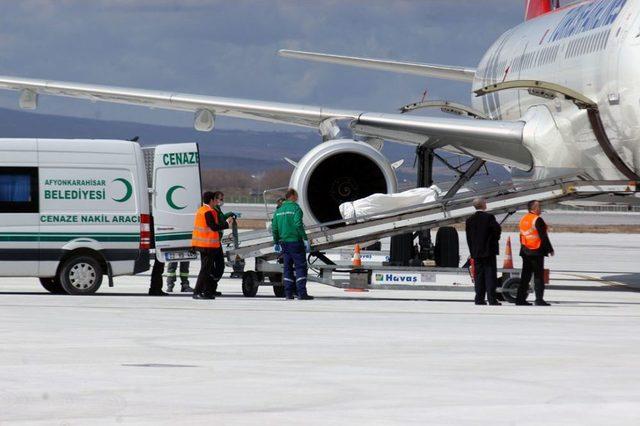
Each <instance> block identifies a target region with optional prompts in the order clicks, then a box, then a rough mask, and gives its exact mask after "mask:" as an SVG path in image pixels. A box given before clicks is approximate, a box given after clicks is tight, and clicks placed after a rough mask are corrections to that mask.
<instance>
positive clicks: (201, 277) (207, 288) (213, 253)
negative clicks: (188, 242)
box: [193, 248, 224, 296]
mask: <svg viewBox="0 0 640 426" xmlns="http://www.w3.org/2000/svg"><path fill="white" fill-rule="evenodd" d="M198 251H199V252H200V273H199V274H198V280H197V281H196V288H195V289H194V290H193V293H194V294H204V295H205V296H213V295H214V294H215V292H216V290H217V289H218V281H220V278H222V274H223V273H224V254H223V253H222V248H199V249H198Z"/></svg>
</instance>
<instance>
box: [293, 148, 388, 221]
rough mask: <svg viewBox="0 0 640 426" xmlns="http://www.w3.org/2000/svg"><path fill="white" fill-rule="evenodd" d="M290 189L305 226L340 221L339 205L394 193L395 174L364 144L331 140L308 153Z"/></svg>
mask: <svg viewBox="0 0 640 426" xmlns="http://www.w3.org/2000/svg"><path fill="white" fill-rule="evenodd" d="M289 186H291V187H292V188H295V189H296V190H297V191H298V196H299V200H298V203H299V204H300V207H302V210H303V212H304V218H305V224H307V225H314V224H317V223H326V222H332V221H336V220H340V219H342V217H341V216H340V211H339V210H338V206H340V204H342V203H345V202H348V201H354V200H358V199H360V198H364V197H367V196H369V195H371V194H374V193H383V194H385V193H386V194H391V193H394V192H396V190H397V186H398V181H397V179H396V174H395V171H394V169H393V167H392V166H391V164H390V163H389V160H387V159H386V158H385V157H384V155H382V153H381V152H380V151H378V150H377V149H375V148H374V147H372V146H371V145H369V144H367V143H365V142H358V141H354V140H347V139H345V140H333V141H329V142H324V143H321V144H320V145H318V146H316V147H315V148H314V149H312V150H311V151H309V152H308V153H307V154H306V155H305V156H304V157H302V159H301V160H300V161H299V162H298V164H297V165H296V169H295V170H294V172H293V174H292V175H291V180H290V183H289Z"/></svg>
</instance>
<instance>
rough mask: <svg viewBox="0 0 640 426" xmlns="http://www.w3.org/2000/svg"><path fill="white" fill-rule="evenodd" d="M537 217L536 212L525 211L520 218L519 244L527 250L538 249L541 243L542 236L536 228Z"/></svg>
mask: <svg viewBox="0 0 640 426" xmlns="http://www.w3.org/2000/svg"><path fill="white" fill-rule="evenodd" d="M538 217H539V216H538V215H537V214H533V213H527V214H526V215H524V217H523V218H522V219H521V220H520V244H522V245H523V246H524V247H526V248H528V249H529V250H538V249H539V248H540V245H542V238H540V233H539V232H538V230H537V229H536V221H537V220H538Z"/></svg>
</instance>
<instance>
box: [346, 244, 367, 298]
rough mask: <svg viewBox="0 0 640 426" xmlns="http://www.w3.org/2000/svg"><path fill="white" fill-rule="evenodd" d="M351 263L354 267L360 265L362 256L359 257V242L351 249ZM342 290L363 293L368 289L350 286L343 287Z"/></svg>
mask: <svg viewBox="0 0 640 426" xmlns="http://www.w3.org/2000/svg"><path fill="white" fill-rule="evenodd" d="M351 265H353V267H354V268H360V267H362V258H361V257H360V244H356V246H355V248H354V250H353V259H352V260H351ZM344 291H347V292H353V293H364V292H367V291H369V290H367V289H366V288H361V287H352V288H345V289H344Z"/></svg>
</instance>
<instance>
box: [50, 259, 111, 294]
mask: <svg viewBox="0 0 640 426" xmlns="http://www.w3.org/2000/svg"><path fill="white" fill-rule="evenodd" d="M59 280H60V284H62V288H63V289H64V291H66V292H67V293H69V294H78V295H80V294H93V293H95V292H96V291H97V290H98V289H99V288H100V285H101V284H102V267H101V266H100V264H99V263H98V261H97V260H96V259H94V258H93V257H91V256H78V257H72V258H71V259H68V260H67V261H66V262H64V264H63V265H62V268H61V269H60V274H59Z"/></svg>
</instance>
